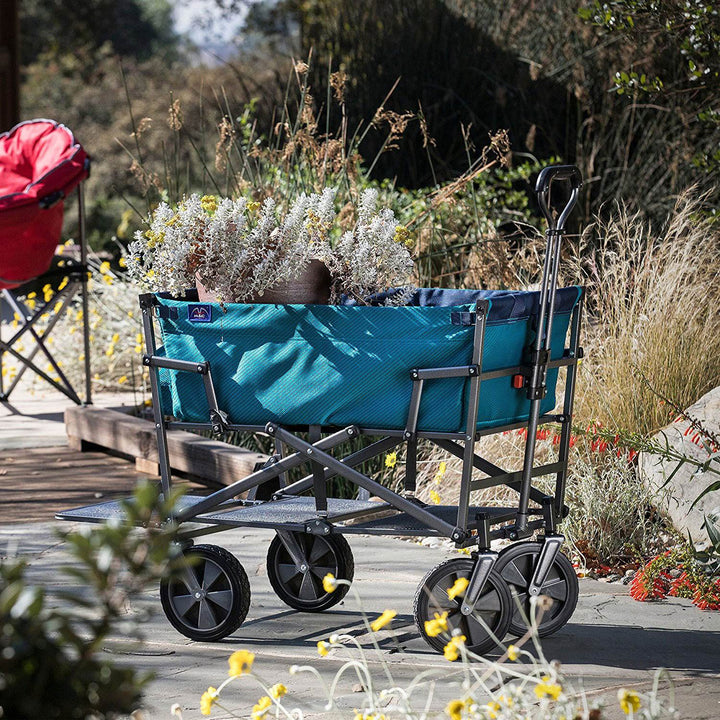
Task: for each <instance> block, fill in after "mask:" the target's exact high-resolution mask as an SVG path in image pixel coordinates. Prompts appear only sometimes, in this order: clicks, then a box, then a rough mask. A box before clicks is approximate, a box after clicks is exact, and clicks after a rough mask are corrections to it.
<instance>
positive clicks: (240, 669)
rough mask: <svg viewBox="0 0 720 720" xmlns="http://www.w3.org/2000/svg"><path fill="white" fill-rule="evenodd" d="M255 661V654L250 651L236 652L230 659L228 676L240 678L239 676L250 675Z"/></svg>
mask: <svg viewBox="0 0 720 720" xmlns="http://www.w3.org/2000/svg"><path fill="white" fill-rule="evenodd" d="M254 659H255V654H254V653H251V652H250V651H249V650H236V651H235V652H234V653H233V654H232V655H231V656H230V657H229V658H228V665H230V669H229V670H228V675H229V676H230V677H238V676H239V675H244V674H245V673H249V672H250V669H251V668H252V664H253V660H254Z"/></svg>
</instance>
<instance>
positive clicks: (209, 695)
mask: <svg viewBox="0 0 720 720" xmlns="http://www.w3.org/2000/svg"><path fill="white" fill-rule="evenodd" d="M219 695H220V693H219V692H218V691H217V688H214V687H209V688H208V689H207V690H206V691H205V692H204V693H203V694H202V697H201V698H200V712H201V713H202V714H203V715H209V714H210V711H211V710H212V706H213V703H214V702H216V701H217V699H218V696H219Z"/></svg>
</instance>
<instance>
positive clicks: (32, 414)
mask: <svg viewBox="0 0 720 720" xmlns="http://www.w3.org/2000/svg"><path fill="white" fill-rule="evenodd" d="M92 400H93V405H97V406H98V407H107V408H122V407H130V406H133V405H135V404H136V402H141V401H142V398H141V397H140V395H137V396H136V395H135V394H134V393H97V394H95V395H94V396H93V398H92ZM72 405H73V403H72V401H71V400H68V398H66V397H65V396H64V395H63V394H62V393H60V392H58V391H57V390H53V389H48V390H44V389H37V390H32V391H31V390H30V389H29V388H27V387H25V386H22V385H21V386H18V388H17V389H16V390H14V391H13V393H12V395H11V396H10V400H8V401H5V402H0V467H2V460H3V459H4V458H5V457H7V456H10V457H16V456H17V455H18V454H19V452H18V451H20V450H22V449H25V448H39V447H59V446H64V445H67V444H68V440H67V434H66V433H65V422H64V420H63V413H64V412H65V408H67V407H70V406H72Z"/></svg>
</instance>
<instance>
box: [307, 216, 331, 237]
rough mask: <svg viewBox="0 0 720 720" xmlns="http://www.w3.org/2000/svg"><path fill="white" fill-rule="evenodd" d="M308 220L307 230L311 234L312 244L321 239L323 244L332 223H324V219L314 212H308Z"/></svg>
mask: <svg viewBox="0 0 720 720" xmlns="http://www.w3.org/2000/svg"><path fill="white" fill-rule="evenodd" d="M307 218H308V219H307V222H306V223H305V229H306V230H307V231H308V233H309V234H310V242H311V243H312V242H315V240H316V239H319V240H320V241H321V242H324V241H326V240H327V238H328V233H329V231H330V227H331V223H329V222H326V221H323V219H322V218H321V217H320V216H319V215H318V214H317V213H315V212H313V211H312V210H308V211H307Z"/></svg>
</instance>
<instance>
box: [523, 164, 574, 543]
mask: <svg viewBox="0 0 720 720" xmlns="http://www.w3.org/2000/svg"><path fill="white" fill-rule="evenodd" d="M558 181H560V182H569V183H570V196H569V198H568V200H567V202H566V204H565V205H564V206H562V208H557V207H553V205H552V200H551V189H552V185H553V182H558ZM581 187H582V175H581V174H580V170H578V168H576V167H575V166H574V165H551V166H549V167H546V168H544V169H543V170H542V172H541V173H540V175H539V176H538V179H537V183H536V184H535V192H536V193H537V196H538V203H539V204H540V209H541V210H542V213H543V215H544V216H545V219H546V220H547V223H548V229H547V231H546V234H545V237H546V239H547V246H546V250H545V262H544V263H543V276H542V283H541V286H540V301H539V306H538V316H537V317H538V319H537V335H536V337H535V342H534V346H533V352H532V356H531V358H530V361H531V364H532V374H531V376H530V382H529V383H528V389H527V396H528V398H529V399H530V401H531V404H530V417H529V421H528V434H527V441H526V443H525V458H524V462H523V477H522V485H521V488H520V499H519V504H518V517H517V520H516V529H517V530H519V531H520V532H523V531H524V530H525V528H526V526H527V511H528V504H529V502H530V483H531V480H532V470H533V464H534V460H535V438H536V435H537V428H538V419H539V417H540V404H541V402H542V399H543V398H544V397H545V392H546V376H547V364H548V362H549V360H550V350H551V340H552V326H553V315H554V312H555V293H556V291H557V277H558V266H559V264H560V244H561V240H562V236H563V233H564V230H565V223H566V222H567V219H568V217H569V216H570V213H571V212H572V209H573V208H574V207H575V203H576V202H577V197H578V194H579V192H580V188H581Z"/></svg>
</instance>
